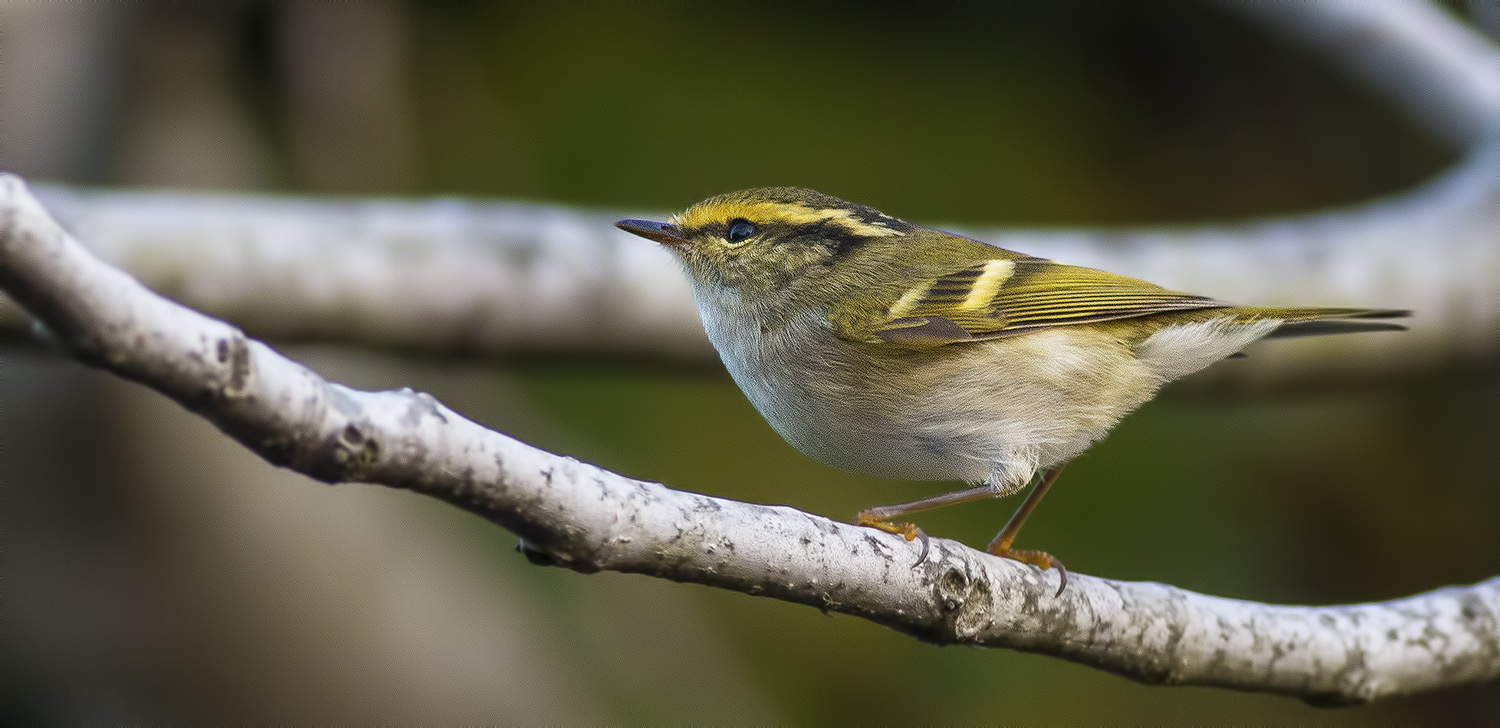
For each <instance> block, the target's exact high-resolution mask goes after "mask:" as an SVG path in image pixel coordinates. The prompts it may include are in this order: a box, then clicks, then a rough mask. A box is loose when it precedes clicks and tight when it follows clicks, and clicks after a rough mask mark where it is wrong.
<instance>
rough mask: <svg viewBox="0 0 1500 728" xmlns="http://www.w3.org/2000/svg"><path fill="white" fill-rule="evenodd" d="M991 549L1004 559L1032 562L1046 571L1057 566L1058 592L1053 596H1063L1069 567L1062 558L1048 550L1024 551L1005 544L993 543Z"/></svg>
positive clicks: (992, 552)
mask: <svg viewBox="0 0 1500 728" xmlns="http://www.w3.org/2000/svg"><path fill="white" fill-rule="evenodd" d="M989 551H990V553H991V554H994V555H995V556H999V557H1001V558H1004V559H1010V560H1012V561H1019V562H1021V563H1023V564H1031V565H1032V566H1035V567H1038V568H1040V569H1041V570H1042V571H1046V570H1048V569H1050V568H1052V567H1054V566H1056V567H1057V575H1058V585H1057V592H1056V593H1054V594H1053V595H1052V596H1053V598H1056V597H1060V596H1062V593H1063V589H1066V588H1067V587H1068V568H1067V567H1066V566H1063V562H1062V560H1061V559H1059V558H1057V557H1056V556H1053V555H1052V554H1049V553H1047V552H1046V551H1022V550H1020V549H1012V548H1006V547H1004V546H997V545H993V544H992V545H991V546H990V549H989Z"/></svg>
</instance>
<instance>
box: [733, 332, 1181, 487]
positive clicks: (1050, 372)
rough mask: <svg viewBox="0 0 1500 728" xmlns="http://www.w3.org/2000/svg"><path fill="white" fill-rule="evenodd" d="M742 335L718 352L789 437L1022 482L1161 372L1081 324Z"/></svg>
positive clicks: (1129, 403)
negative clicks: (868, 341)
mask: <svg viewBox="0 0 1500 728" xmlns="http://www.w3.org/2000/svg"><path fill="white" fill-rule="evenodd" d="M803 340H804V341H805V340H806V338H805V337H804V339H803ZM738 342H739V343H738V345H736V344H735V343H732V342H726V344H727V345H726V346H723V347H720V353H721V355H722V356H723V358H724V361H725V365H726V366H727V367H728V368H729V371H730V374H731V375H732V376H733V377H734V379H735V381H736V382H737V383H738V384H739V385H740V388H741V389H742V390H743V391H744V392H745V395H746V396H747V397H748V398H749V399H750V401H751V402H752V403H753V404H754V405H755V407H756V409H757V410H759V411H760V413H761V414H762V415H763V416H765V418H766V420H767V421H768V422H769V423H770V424H771V427H772V428H774V429H775V430H776V431H777V432H778V433H780V434H781V436H782V437H783V438H785V439H786V441H787V442H788V443H790V444H791V445H792V446H793V447H796V448H797V449H798V450H800V451H802V452H803V453H805V454H807V455H808V456H810V457H812V458H814V459H816V460H818V461H819V462H822V463H824V464H826V465H831V466H833V467H837V468H840V469H843V470H848V471H851V472H855V473H862V474H868V475H875V476H881V477H890V478H910V479H917V480H962V481H968V482H981V481H987V480H988V481H990V482H992V483H993V484H995V485H999V486H1001V487H1007V488H1008V487H1019V486H1020V485H1023V484H1024V483H1025V482H1026V481H1027V480H1029V479H1030V477H1031V476H1032V474H1033V473H1034V472H1035V471H1036V470H1038V469H1039V468H1045V467H1048V466H1050V465H1054V464H1057V463H1060V462H1064V461H1066V460H1068V459H1070V458H1072V457H1074V456H1076V455H1077V454H1079V453H1081V452H1082V451H1083V450H1084V449H1086V448H1087V447H1088V446H1089V445H1090V444H1092V443H1093V442H1094V441H1095V440H1097V439H1098V438H1100V437H1102V436H1103V435H1104V434H1105V433H1106V432H1107V431H1108V430H1109V428H1110V427H1112V426H1113V425H1114V424H1115V423H1116V422H1117V421H1119V419H1120V418H1121V417H1123V416H1124V415H1125V414H1126V413H1128V412H1129V411H1130V410H1132V409H1134V408H1135V407H1137V406H1138V405H1140V403H1142V402H1144V401H1145V400H1147V399H1149V398H1150V397H1151V395H1152V394H1153V393H1154V392H1155V390H1156V389H1157V387H1158V386H1159V385H1160V384H1161V380H1160V379H1159V378H1158V377H1156V376H1154V375H1153V374H1152V373H1151V372H1150V371H1149V370H1147V369H1146V368H1145V367H1144V366H1142V365H1140V364H1139V363H1138V362H1137V361H1136V360H1135V358H1134V357H1133V356H1131V355H1130V353H1129V352H1128V351H1126V350H1124V349H1123V348H1122V347H1118V346H1110V345H1108V344H1105V345H1101V344H1100V342H1096V341H1092V340H1091V339H1089V338H1088V334H1087V333H1086V332H1082V331H1080V330H1078V329H1073V330H1071V331H1068V330H1054V331H1045V332H1038V333H1035V334H1028V335H1024V336H1018V337H1014V338H1009V339H1002V340H997V341H992V342H984V343H975V344H964V345H961V346H957V347H955V346H950V347H943V348H942V350H940V351H939V350H928V351H926V352H913V351H909V350H897V349H893V348H889V347H880V346H874V347H870V346H860V345H852V344H845V343H844V342H831V343H830V344H829V345H828V348H826V349H824V350H822V351H808V350H806V349H805V348H802V349H798V350H797V351H795V352H789V351H783V350H780V348H779V347H778V341H777V340H774V339H770V340H762V341H758V342H753V343H754V344H755V345H754V346H747V345H746V344H747V343H752V342H747V341H746V340H745V339H738ZM717 343H718V342H716V345H717ZM896 382H899V383H900V384H899V385H896V384H893V383H896Z"/></svg>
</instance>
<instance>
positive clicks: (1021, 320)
mask: <svg viewBox="0 0 1500 728" xmlns="http://www.w3.org/2000/svg"><path fill="white" fill-rule="evenodd" d="M983 247H984V248H989V246H983ZM989 249H990V250H992V251H994V253H995V255H994V256H993V257H989V258H983V259H975V260H968V261H963V263H960V264H957V265H955V266H945V268H946V272H933V271H929V272H927V273H926V274H922V273H917V274H913V275H912V276H911V280H909V281H904V282H903V283H902V285H903V286H904V287H903V288H898V289H896V290H895V291H893V293H894V295H892V293H885V294H873V295H871V296H864V297H855V298H851V299H848V300H845V301H842V302H840V304H838V305H836V306H834V307H833V309H832V310H831V311H830V316H829V320H830V322H831V323H832V324H833V327H834V331H835V332H836V333H837V334H838V335H839V336H840V337H842V338H845V339H849V340H852V341H863V342H867V343H892V344H905V345H908V346H919V347H920V346H940V345H943V344H952V343H957V342H963V341H983V340H986V339H995V338H1000V337H1003V336H1010V335H1013V334H1019V333H1024V332H1027V331H1035V330H1038V329H1044V328H1050V327H1054V326H1070V325H1074V324H1084V323H1093V322H1097V321H1111V320H1115V319H1124V318H1133V317H1137V316H1148V315H1151V314H1157V313H1166V312H1169V311H1187V310H1194V309H1205V308H1223V307H1225V306H1227V305H1228V304H1225V303H1221V302H1219V301H1215V300H1213V299H1211V298H1204V297H1203V296H1194V295H1190V294H1186V293H1178V292H1176V291H1169V290H1167V289H1165V288H1162V287H1161V286H1157V285H1153V284H1151V283H1147V282H1145V281H1141V280H1137V279H1135V278H1130V277H1128V276H1122V275H1117V274H1114V273H1107V272H1105V271H1101V270H1094V269H1092V268H1081V267H1078V266H1072V265H1065V264H1063V263H1058V262H1056V261H1052V260H1045V259H1042V258H1032V257H1027V256H1020V255H1017V254H1015V253H1011V252H1010V251H1006V250H1001V249H998V248H989ZM1004 256H1010V257H1004Z"/></svg>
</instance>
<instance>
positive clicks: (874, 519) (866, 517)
mask: <svg viewBox="0 0 1500 728" xmlns="http://www.w3.org/2000/svg"><path fill="white" fill-rule="evenodd" d="M854 525H856V526H868V527H870V528H874V529H877V530H880V531H885V532H886V533H894V534H896V535H897V536H901V537H902V538H905V539H906V540H907V541H914V540H916V539H919V538H920V539H922V553H921V555H919V556H917V561H916V563H914V564H912V567H913V568H916V567H917V566H918V565H919V564H921V563H922V562H923V561H926V560H927V551H928V549H929V548H930V546H931V544H930V542H929V541H930V540H929V539H928V538H927V532H926V531H923V530H922V529H921V528H918V527H917V524H915V523H891V522H890V521H887V520H885V519H884V518H881V517H880V516H877V515H874V514H872V513H870V512H869V511H865V512H863V513H860V514H859V517H858V518H855V519H854Z"/></svg>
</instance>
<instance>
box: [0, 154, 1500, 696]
mask: <svg viewBox="0 0 1500 728" xmlns="http://www.w3.org/2000/svg"><path fill="white" fill-rule="evenodd" d="M0 287H3V288H4V290H5V291H6V292H7V293H9V294H10V295H11V296H12V297H13V298H14V299H15V300H16V301H17V302H19V303H20V304H21V305H22V306H23V307H24V308H25V309H26V310H27V311H28V312H30V313H31V314H32V315H33V316H35V317H36V318H37V319H38V320H40V321H41V322H42V323H43V324H44V325H45V326H46V328H47V330H48V331H50V332H51V334H52V335H53V337H55V339H56V340H57V342H58V343H59V344H60V345H61V346H62V347H63V348H64V349H65V350H67V351H69V352H70V353H72V354H73V355H74V356H75V357H77V358H79V359H80V360H82V361H84V362H87V363H90V364H93V365H95V366H99V367H102V368H105V369H107V370H109V371H112V372H114V373H116V374H119V375H121V376H124V377H127V378H130V379H133V380H136V381H138V382H141V383H143V384H146V385H147V386H150V387H152V388H154V389H156V390H158V391H160V392H162V393H164V394H166V395H167V396H169V397H172V398H173V399H175V400H177V401H178V402H180V403H182V404H183V405H184V406H186V407H188V408H190V409H192V410H194V411H196V412H198V413H199V414H201V415H203V416H204V417H206V418H208V419H209V420H211V421H213V422H214V423H215V424H217V425H218V426H219V427H220V428H221V429H222V430H224V431H225V432H226V433H228V434H230V435H231V436H233V437H235V438H236V439H238V440H239V441H240V442H241V443H244V444H245V445H246V446H247V447H249V448H251V449H252V450H254V451H255V452H257V453H259V454H260V455H261V456H262V457H264V458H266V459H267V460H269V461H271V462H273V463H276V464H279V465H284V466H287V467H291V468H293V469H296V470H298V471H301V472H303V473H306V474H308V475H311V476H313V477H315V478H318V479H321V480H324V481H327V482H346V481H360V482H372V483H380V484H384V485H388V486H392V487H398V488H405V489H409V490H413V491H416V492H419V493H424V494H427V495H430V496H433V497H436V498H440V499H442V500H445V501H447V502H449V503H452V504H454V505H457V506H459V507H461V508H464V509H466V510H469V511H471V512H473V513H476V514H479V515H481V516H483V517H485V518H487V519H489V520H491V521H493V522H495V523H497V524H499V525H501V526H503V527H505V528H507V529H510V530H512V531H514V532H516V533H517V534H519V535H520V536H521V537H522V539H523V540H524V541H523V543H524V544H526V548H527V550H528V552H529V555H530V556H531V557H532V558H533V559H534V560H539V561H545V562H549V563H553V564H557V565H560V566H566V567H568V568H571V569H574V570H577V571H581V572H593V571H598V570H604V569H608V570H615V571H622V572H632V573H641V574H648V575H651V576H657V577H663V578H668V579H673V580H676V581H689V582H696V583H702V584H708V585H712V586H718V587H722V588H726V589H733V590H737V591H742V592H745V593H748V594H756V595H762V596H769V597H774V598H777V599H783V600H786V601H791V602H796V603H800V604H807V605H811V606H815V607H818V608H820V609H824V610H827V611H833V612H841V613H845V614H851V615H855V616H860V617H864V618H866V619H870V620H872V621H875V622H878V623H880V624H884V625H887V626H890V627H892V628H894V629H898V630H901V631H903V632H907V633H909V634H912V635H913V636H916V637H918V638H920V639H923V640H927V641H930V642H935V643H939V644H949V643H962V644H971V645H982V646H990V647H1010V648H1014V649H1021V650H1028V651H1033V652H1040V653H1044V654H1050V655H1056V656H1059V657H1063V658H1066V659H1070V660H1075V661H1078V662H1082V663H1084V664H1088V665H1093V666H1095V667H1099V668H1102V669H1106V670H1110V671H1113V672H1117V673H1120V674H1122V675H1125V676H1128V677H1131V678H1134V679H1137V680H1141V681H1145V682H1152V683H1166V684H1196V685H1218V686H1224V687H1234V688H1240V689H1246V690H1260V691H1267V692H1274V693H1282V694H1287V695H1295V696H1299V697H1302V698H1304V699H1306V700H1309V701H1316V702H1324V703H1349V702H1359V701H1365V700H1370V699H1374V698H1379V697H1383V696H1389V695H1402V694H1411V693H1417V692H1422V691H1427V690H1433V689H1438V688H1443V687H1450V686H1455V685H1461V684H1466V683H1472V682H1477V681H1483V680H1492V679H1495V678H1497V677H1500V578H1496V579H1491V580H1489V581H1486V582H1482V583H1480V584H1477V585H1475V586H1470V587H1453V588H1447V589H1442V590H1438V591H1435V592H1429V593H1427V594H1422V595H1418V596H1414V597H1410V598H1407V599H1402V600H1397V601H1393V602H1387V603H1382V604H1366V605H1355V606H1343V607H1288V606H1273V605H1265V604H1256V603H1253V602H1243V601H1235V600H1229V599H1217V598H1214V597H1208V596H1203V595H1199V594H1194V593H1192V592H1188V591H1184V590H1181V589H1177V588H1174V587H1171V586H1166V585H1162V584H1155V583H1139V582H1118V581H1111V580H1107V579H1100V578H1094V577H1089V576H1086V575H1081V574H1080V575H1075V577H1074V578H1073V579H1072V580H1071V581H1070V584H1069V587H1068V589H1067V590H1066V591H1065V592H1064V593H1063V594H1062V595H1061V597H1058V598H1054V597H1053V596H1052V593H1053V591H1054V590H1055V588H1056V579H1057V575H1056V574H1055V573H1044V572H1041V571H1038V570H1036V569H1035V568H1033V567H1030V566H1025V565H1021V564H1018V563H1016V562H1013V561H1008V560H1004V559H998V558H995V557H992V556H989V555H988V554H985V553H981V552H978V551H975V550H972V549H969V548H967V547H965V546H963V545H961V544H958V543H956V542H953V541H947V540H943V539H934V540H933V542H932V549H931V554H930V556H929V557H928V558H927V559H926V560H925V561H922V562H921V563H918V562H917V559H918V554H919V547H918V546H917V545H916V544H912V543H908V542H906V541H904V540H902V539H901V538H900V537H898V536H893V535H890V534H886V533H882V532H879V531H875V530H872V529H868V528H859V527H855V526H851V525H848V524H843V523H837V522H834V521H830V520H827V519H824V518H821V517H818V516H814V515H811V514H807V513H803V512H801V511H797V510H795V509H792V508H788V507H784V506H777V507H771V506H759V505H753V504H747V503H740V502H736V501H731V500H726V499H722V498H713V497H710V496H705V495H699V494H695V493H687V492H682V491H676V490H672V489H670V488H667V487H665V486H662V485H660V484H656V483H648V482H642V481H637V480H632V479H629V478H626V477H623V476H621V475H618V474H615V473H612V472H609V471H607V470H603V469H600V468H598V467H595V466H593V465H589V464H587V463H582V462H579V461H577V460H574V459H571V458H567V457H562V456H558V455H554V454H551V453H547V452H544V451H542V450H538V449H536V448H533V447H530V446H528V445H526V444H524V443H521V442H519V441H517V440H514V439H512V438H510V437H507V436H505V435H503V434H500V433H497V432H493V431H490V430H487V429H485V428H483V427H481V426H480V425H478V424H476V423H474V422H472V421H470V420H467V419H465V418H463V417H462V416H460V415H459V414H457V413H456V412H454V411H452V410H451V409H448V408H447V407H445V406H443V405H442V404H441V403H439V402H437V401H436V400H435V399H433V398H432V397H431V396H429V395H427V394H424V393H419V392H413V391H411V390H409V389H403V390H398V391H385V392H363V391H358V390H354V389H350V388H347V387H344V386H341V385H339V384H335V383H331V382H327V381H325V380H323V379H322V378H320V377H319V376H318V375H316V374H314V373H313V372H312V371H310V370H308V369H307V368H305V367H303V366H301V365H300V364H297V363H296V362H294V361H291V360H290V359H287V358H286V357H284V356H282V355H280V354H278V353H277V352H276V351H274V350H272V349H271V348H270V347H268V346H266V345H264V344H262V343H261V342H259V341H255V340H253V339H249V338H247V337H246V336H245V335H244V334H243V333H242V332H240V331H239V330H238V329H236V328H234V327H233V326H230V325H228V324H226V323H224V322H222V321H218V320H216V319H213V318H210V317H208V316H205V315H203V314H201V313H198V312H196V311H193V310H191V309H188V308H185V307H183V306H180V305H178V304H175V303H173V302H171V301H168V300H167V299H165V298H162V297H161V296H158V295H156V294H154V293H152V292H151V291H149V290H148V289H146V288H145V287H144V286H142V285H141V284H140V283H138V282H137V281H136V280H135V279H133V278H131V277H130V276H129V275H127V274H125V273H123V272H121V271H120V270H118V269H116V268H113V267H112V266H110V265H108V264H107V263H104V262H102V261H100V260H99V259H98V258H96V257H94V256H93V255H92V254H91V253H89V252H88V251H87V250H85V249H84V248H83V246H82V245H80V244H79V243H77V242H76V241H75V240H73V239H72V238H71V237H70V236H69V235H68V234H67V233H65V232H64V231H63V230H62V228H61V227H59V226H58V225H57V223H56V222H55V221H54V220H52V218H51V217H50V216H49V215H48V214H47V212H46V211H45V210H44V209H43V208H42V206H41V204H40V203H39V202H38V201H37V200H36V199H35V198H34V197H33V196H32V195H31V194H30V192H29V190H28V189H27V188H26V186H25V184H24V183H23V182H22V181H21V180H20V179H19V178H18V177H15V176H13V175H0Z"/></svg>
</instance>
